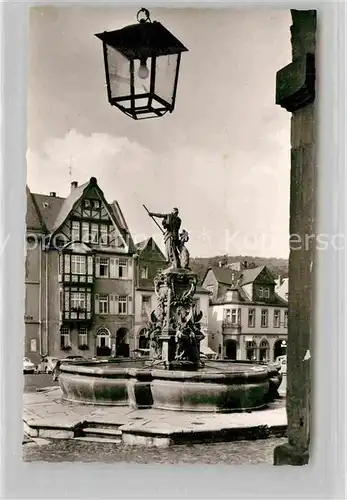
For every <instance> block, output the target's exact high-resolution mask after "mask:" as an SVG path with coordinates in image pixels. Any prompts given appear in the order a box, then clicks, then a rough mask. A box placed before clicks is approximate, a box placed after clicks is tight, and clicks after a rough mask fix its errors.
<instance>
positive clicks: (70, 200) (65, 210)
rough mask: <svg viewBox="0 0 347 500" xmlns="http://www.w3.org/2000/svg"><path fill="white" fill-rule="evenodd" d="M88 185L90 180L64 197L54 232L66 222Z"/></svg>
mask: <svg viewBox="0 0 347 500" xmlns="http://www.w3.org/2000/svg"><path fill="white" fill-rule="evenodd" d="M87 186H89V182H85V183H84V184H82V185H81V186H77V187H75V188H74V189H73V190H72V191H71V193H70V194H69V196H68V197H67V198H65V199H64V201H63V203H62V205H61V208H60V211H59V213H58V215H57V218H56V220H55V222H54V225H53V228H52V231H53V232H54V231H56V230H57V229H59V228H60V226H61V225H62V224H64V222H65V220H66V219H67V217H68V216H69V214H70V212H71V210H72V209H73V207H74V205H75V203H77V201H78V200H79V199H80V198H81V196H82V195H83V191H84V190H85V188H86V187H87Z"/></svg>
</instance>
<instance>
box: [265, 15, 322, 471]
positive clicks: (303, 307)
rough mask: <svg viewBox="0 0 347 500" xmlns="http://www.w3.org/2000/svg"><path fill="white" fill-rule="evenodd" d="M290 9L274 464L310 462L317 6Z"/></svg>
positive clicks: (282, 82) (280, 91) (280, 90)
mask: <svg viewBox="0 0 347 500" xmlns="http://www.w3.org/2000/svg"><path fill="white" fill-rule="evenodd" d="M291 14H292V21H293V24H292V26H291V35H292V36H291V43H292V63H291V64H289V65H288V66H286V67H285V68H283V69H282V70H280V71H279V72H278V73H277V88H276V103H277V104H279V105H280V106H282V107H284V108H285V109H286V110H287V111H289V112H291V113H292V118H291V187H290V234H291V240H290V247H291V250H290V257H289V296H288V311H289V313H288V342H287V345H288V346H287V417H288V442H287V443H285V444H284V445H281V446H278V447H276V448H275V451H274V464H275V465H304V464H307V463H308V460H309V445H310V428H311V360H310V357H311V356H312V345H311V332H312V328H313V324H312V322H313V310H312V298H313V274H314V255H315V235H314V222H315V173H316V131H315V52H316V42H315V38H316V37H315V35H316V11H313V10H306V11H304V10H302V11H299V10H292V11H291Z"/></svg>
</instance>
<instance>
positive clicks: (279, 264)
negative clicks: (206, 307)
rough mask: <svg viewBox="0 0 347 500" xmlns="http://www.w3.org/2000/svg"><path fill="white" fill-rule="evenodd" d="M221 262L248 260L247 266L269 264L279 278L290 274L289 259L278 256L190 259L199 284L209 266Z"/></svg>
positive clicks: (229, 262)
mask: <svg viewBox="0 0 347 500" xmlns="http://www.w3.org/2000/svg"><path fill="white" fill-rule="evenodd" d="M219 262H222V263H223V265H226V264H231V263H232V262H247V267H249V268H251V267H258V266H267V267H268V268H269V269H270V270H271V271H272V273H273V274H274V276H275V277H276V278H277V277H278V276H279V275H281V276H282V277H283V278H286V277H287V276H288V260H287V259H278V258H276V257H269V258H268V257H254V256H248V255H247V256H245V255H235V256H230V255H228V256H226V255H220V256H216V257H195V258H193V257H191V259H190V267H191V269H192V271H194V272H195V273H196V274H197V275H198V278H199V284H201V282H202V280H203V279H204V276H205V273H206V271H207V269H208V268H209V267H215V266H218V265H219Z"/></svg>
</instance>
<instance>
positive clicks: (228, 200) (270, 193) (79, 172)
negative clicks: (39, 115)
mask: <svg viewBox="0 0 347 500" xmlns="http://www.w3.org/2000/svg"><path fill="white" fill-rule="evenodd" d="M27 163H28V184H29V187H30V188H31V190H32V191H34V192H45V193H48V192H50V191H56V192H57V195H58V196H67V195H68V193H69V189H70V188H69V186H70V182H71V181H72V180H77V181H78V182H79V183H84V182H86V181H87V180H88V179H89V178H90V177H92V176H95V177H97V179H98V183H99V186H100V187H101V189H102V190H103V191H104V194H105V196H106V198H107V199H108V200H109V201H113V200H114V199H117V201H118V202H119V203H120V205H121V207H122V210H123V212H124V215H125V217H126V219H127V221H128V224H129V226H130V229H131V231H132V233H133V235H134V237H135V238H136V240H140V239H142V238H144V237H147V236H149V235H152V234H153V232H155V233H158V229H157V228H156V226H155V225H154V223H153V221H152V220H151V219H150V218H149V217H148V216H147V214H146V212H145V210H144V209H143V206H142V205H143V204H145V205H146V206H147V207H148V208H149V209H150V210H152V211H157V212H163V211H164V212H165V211H168V210H171V209H172V207H173V206H178V207H179V209H180V212H181V215H182V224H183V225H184V226H185V227H186V229H188V231H190V233H191V238H190V249H191V252H192V255H197V254H198V255H214V254H216V253H226V252H227V251H228V250H230V249H228V248H226V243H225V241H226V240H225V234H226V231H227V232H229V233H233V232H236V231H243V232H245V233H246V234H264V232H269V231H270V232H271V234H278V230H279V228H281V223H283V217H284V218H285V216H286V212H287V210H288V207H287V204H288V189H289V186H288V179H286V178H284V177H283V175H282V174H276V172H277V166H276V164H274V161H272V160H271V156H269V155H268V159H267V162H262V161H259V162H258V163H256V164H254V163H253V155H252V154H251V155H250V156H249V157H248V155H247V153H245V152H243V153H239V152H238V153H234V154H233V153H232V152H229V153H226V152H222V151H216V152H212V151H211V150H204V149H203V148H202V147H201V148H196V147H194V148H190V147H188V146H185V147H181V148H179V147H177V148H175V147H174V146H173V147H172V149H171V150H170V151H166V152H162V153H158V152H153V151H151V150H149V149H147V148H146V147H144V146H143V145H141V144H140V143H139V142H136V141H130V140H129V139H128V138H127V137H115V136H112V135H109V134H98V133H94V134H91V135H88V136H87V135H83V134H81V133H78V132H76V131H75V130H73V131H70V132H69V133H68V134H66V135H65V137H63V138H54V139H50V140H49V141H47V142H46V143H45V144H44V145H43V148H42V151H41V152H40V153H38V152H33V151H30V150H29V151H28V155H27ZM70 167H71V176H70V172H69V170H70ZM274 203H276V204H277V208H276V210H274ZM278 203H280V205H279V206H278ZM284 220H285V219H284ZM286 232H287V227H284V232H283V235H282V238H281V237H278V236H276V238H275V239H276V244H275V245H274V248H273V249H272V250H273V252H274V254H275V255H281V254H282V255H283V250H282V249H284V248H285V244H284V242H285V241H286V239H285V236H284V235H285V234H286ZM157 237H158V234H157ZM272 238H273V239H274V237H273V236H272ZM247 241H248V240H247V238H243V242H242V251H244V252H247ZM257 241H258V242H260V239H259V238H258V240H257ZM279 241H280V243H279ZM238 245H240V242H239V243H238ZM261 245H262V243H261V242H260V243H259V249H258V253H259V252H262V251H263V249H262V248H261ZM240 251H241V250H240ZM256 251H257V249H256V248H255V252H256Z"/></svg>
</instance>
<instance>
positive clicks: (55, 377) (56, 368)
mask: <svg viewBox="0 0 347 500" xmlns="http://www.w3.org/2000/svg"><path fill="white" fill-rule="evenodd" d="M85 359H86V358H84V357H83V356H73V355H72V356H71V355H70V356H66V357H65V358H63V359H58V360H57V362H56V363H55V365H54V368H53V371H52V374H53V380H54V381H56V380H58V377H59V374H60V365H61V364H62V363H64V362H66V361H83V360H85Z"/></svg>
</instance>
